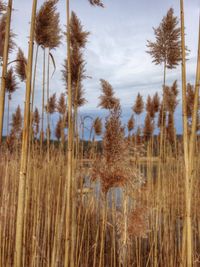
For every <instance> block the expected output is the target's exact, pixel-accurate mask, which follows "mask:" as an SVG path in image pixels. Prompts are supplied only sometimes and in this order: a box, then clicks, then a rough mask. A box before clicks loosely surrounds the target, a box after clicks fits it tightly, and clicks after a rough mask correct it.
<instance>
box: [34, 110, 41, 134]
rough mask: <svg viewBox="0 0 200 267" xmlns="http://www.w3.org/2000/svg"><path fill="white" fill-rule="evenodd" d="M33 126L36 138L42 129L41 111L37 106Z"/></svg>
mask: <svg viewBox="0 0 200 267" xmlns="http://www.w3.org/2000/svg"><path fill="white" fill-rule="evenodd" d="M33 127H34V135H35V138H37V136H38V134H39V131H40V113H39V110H38V108H37V107H36V108H35V110H34V113H33Z"/></svg>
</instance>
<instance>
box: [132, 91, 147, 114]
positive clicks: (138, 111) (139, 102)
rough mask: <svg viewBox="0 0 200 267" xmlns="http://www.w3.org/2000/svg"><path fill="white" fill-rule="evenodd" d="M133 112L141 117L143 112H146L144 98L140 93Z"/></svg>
mask: <svg viewBox="0 0 200 267" xmlns="http://www.w3.org/2000/svg"><path fill="white" fill-rule="evenodd" d="M132 109H133V112H135V114H137V115H140V114H141V113H142V112H143V110H144V101H143V98H142V96H141V95H140V93H138V95H137V98H136V101H135V104H134V106H133V108H132Z"/></svg>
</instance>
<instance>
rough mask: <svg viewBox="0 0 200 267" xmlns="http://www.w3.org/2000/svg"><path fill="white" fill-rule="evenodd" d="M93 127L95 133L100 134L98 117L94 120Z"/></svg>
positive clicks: (100, 122)
mask: <svg viewBox="0 0 200 267" xmlns="http://www.w3.org/2000/svg"><path fill="white" fill-rule="evenodd" d="M93 128H94V133H95V135H97V136H100V135H101V134H102V121H101V119H100V118H99V117H97V118H96V119H95V120H94V123H93Z"/></svg>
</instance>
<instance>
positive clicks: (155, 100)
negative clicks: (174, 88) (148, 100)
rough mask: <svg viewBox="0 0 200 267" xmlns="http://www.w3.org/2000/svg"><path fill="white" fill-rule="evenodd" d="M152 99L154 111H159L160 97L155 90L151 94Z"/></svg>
mask: <svg viewBox="0 0 200 267" xmlns="http://www.w3.org/2000/svg"><path fill="white" fill-rule="evenodd" d="M152 101H153V106H154V110H155V113H157V112H158V111H159V107H160V98H159V96H158V93H157V92H156V93H155V95H154V96H153V100H152Z"/></svg>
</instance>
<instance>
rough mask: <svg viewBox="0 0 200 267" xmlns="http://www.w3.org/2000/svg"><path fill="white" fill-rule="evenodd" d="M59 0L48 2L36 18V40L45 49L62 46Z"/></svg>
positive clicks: (49, 0)
mask: <svg viewBox="0 0 200 267" xmlns="http://www.w3.org/2000/svg"><path fill="white" fill-rule="evenodd" d="M57 2H58V0H48V1H47V0H46V1H45V2H44V3H43V5H42V6H41V8H40V10H39V12H38V13H37V16H36V25H35V40H36V42H37V44H38V45H39V46H42V47H43V48H47V47H48V48H50V49H52V48H55V47H57V46H59V44H60V39H61V35H60V27H59V14H58V13H57V12H56V4H57Z"/></svg>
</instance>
